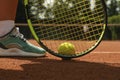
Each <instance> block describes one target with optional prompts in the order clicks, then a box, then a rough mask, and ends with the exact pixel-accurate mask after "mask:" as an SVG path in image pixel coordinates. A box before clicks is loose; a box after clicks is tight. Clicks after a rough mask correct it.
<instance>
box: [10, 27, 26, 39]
mask: <svg viewBox="0 0 120 80" xmlns="http://www.w3.org/2000/svg"><path fill="white" fill-rule="evenodd" d="M11 36H14V37H18V38H20V39H21V40H23V41H26V39H25V38H24V35H23V34H21V33H20V31H19V28H18V27H16V29H15V30H14V31H13V33H12V34H11Z"/></svg>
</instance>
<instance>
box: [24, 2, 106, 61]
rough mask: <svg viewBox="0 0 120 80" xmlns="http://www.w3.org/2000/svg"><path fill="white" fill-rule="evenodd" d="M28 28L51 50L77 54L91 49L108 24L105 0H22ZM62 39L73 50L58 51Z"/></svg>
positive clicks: (63, 55)
mask: <svg viewBox="0 0 120 80" xmlns="http://www.w3.org/2000/svg"><path fill="white" fill-rule="evenodd" d="M24 4H25V12H26V16H27V21H28V25H29V28H30V30H31V32H32V34H33V36H34V38H35V39H36V41H37V42H38V43H39V44H40V46H41V47H43V48H44V49H45V50H46V51H48V52H49V53H50V54H52V55H55V56H57V57H61V58H67V59H69V58H76V57H80V56H83V55H85V54H88V53H90V52H91V51H92V50H94V49H95V48H96V47H97V46H98V45H99V43H100V42H101V40H102V38H103V35H104V32H105V27H106V26H107V12H106V5H105V2H104V0H25V2H24ZM64 42H70V43H72V44H73V45H74V46H75V49H76V53H75V54H72V55H65V54H60V53H58V47H59V45H60V44H62V43H64Z"/></svg>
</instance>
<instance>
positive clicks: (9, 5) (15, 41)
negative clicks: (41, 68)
mask: <svg viewBox="0 0 120 80" xmlns="http://www.w3.org/2000/svg"><path fill="white" fill-rule="evenodd" d="M17 4H18V0H0V48H4V49H9V48H18V49H21V50H23V51H25V52H30V53H31V52H32V53H39V54H40V55H38V56H44V55H45V52H46V51H45V50H44V49H42V48H39V47H37V46H34V45H32V44H30V43H29V42H28V41H26V39H24V36H23V35H22V34H21V33H20V32H19V29H18V28H15V24H14V22H15V16H16V9H17ZM23 56H24V55H23Z"/></svg>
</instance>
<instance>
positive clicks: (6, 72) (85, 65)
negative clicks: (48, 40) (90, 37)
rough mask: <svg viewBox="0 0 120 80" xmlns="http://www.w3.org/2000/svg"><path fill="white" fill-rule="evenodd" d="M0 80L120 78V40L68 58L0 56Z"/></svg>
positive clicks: (94, 79)
mask: <svg viewBox="0 0 120 80" xmlns="http://www.w3.org/2000/svg"><path fill="white" fill-rule="evenodd" d="M33 43H34V42H33ZM34 44H36V43H34ZM36 45H37V44H36ZM0 80H120V41H103V42H102V43H101V44H100V45H99V46H98V47H97V48H96V49H95V50H94V51H92V52H91V53H89V54H87V55H85V56H83V57H79V58H75V59H73V60H71V61H62V60H61V59H60V58H58V57H55V56H52V55H50V54H47V57H41V58H25V57H24V58H23V57H12V58H10V57H3V58H2V57H1V58H0Z"/></svg>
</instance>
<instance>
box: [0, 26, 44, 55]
mask: <svg viewBox="0 0 120 80" xmlns="http://www.w3.org/2000/svg"><path fill="white" fill-rule="evenodd" d="M0 47H1V48H4V49H9V48H18V49H20V50H23V51H25V52H28V54H29V53H36V54H39V56H45V54H46V51H45V50H44V49H43V48H40V47H37V46H34V45H33V44H31V43H29V42H28V41H27V40H26V39H25V38H24V36H23V34H21V33H20V32H19V28H15V29H13V30H12V31H11V32H10V33H9V34H7V35H6V36H4V37H2V38H0Z"/></svg>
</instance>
